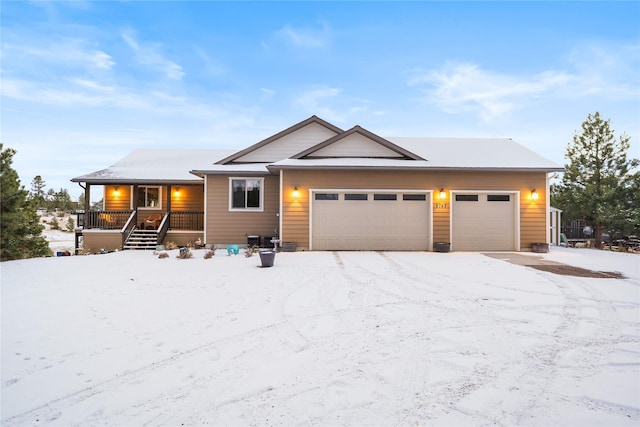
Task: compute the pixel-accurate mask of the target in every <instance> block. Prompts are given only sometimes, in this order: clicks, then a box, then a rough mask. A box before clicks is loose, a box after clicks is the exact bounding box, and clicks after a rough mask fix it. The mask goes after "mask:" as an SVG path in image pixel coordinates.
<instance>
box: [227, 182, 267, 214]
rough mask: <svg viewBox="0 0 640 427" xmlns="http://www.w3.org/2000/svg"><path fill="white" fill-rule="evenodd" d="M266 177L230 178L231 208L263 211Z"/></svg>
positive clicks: (233, 209) (234, 209)
mask: <svg viewBox="0 0 640 427" xmlns="http://www.w3.org/2000/svg"><path fill="white" fill-rule="evenodd" d="M263 189H264V178H229V210H232V211H236V210H238V211H262V210H263V201H264V192H263Z"/></svg>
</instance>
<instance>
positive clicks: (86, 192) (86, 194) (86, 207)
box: [84, 182, 91, 223]
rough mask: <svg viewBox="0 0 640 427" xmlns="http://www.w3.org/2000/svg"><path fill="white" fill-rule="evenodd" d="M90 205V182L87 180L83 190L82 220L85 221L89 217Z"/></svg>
mask: <svg viewBox="0 0 640 427" xmlns="http://www.w3.org/2000/svg"><path fill="white" fill-rule="evenodd" d="M90 206H91V184H89V183H88V182H87V188H86V189H85V190H84V214H85V217H84V220H85V223H86V221H87V218H88V217H89V207H90Z"/></svg>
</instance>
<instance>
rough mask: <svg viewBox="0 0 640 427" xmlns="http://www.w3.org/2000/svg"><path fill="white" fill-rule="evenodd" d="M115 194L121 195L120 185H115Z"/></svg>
mask: <svg viewBox="0 0 640 427" xmlns="http://www.w3.org/2000/svg"><path fill="white" fill-rule="evenodd" d="M113 195H114V196H119V195H120V187H115V188H114V189H113Z"/></svg>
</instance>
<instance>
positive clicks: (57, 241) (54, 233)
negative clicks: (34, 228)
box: [40, 212, 77, 255]
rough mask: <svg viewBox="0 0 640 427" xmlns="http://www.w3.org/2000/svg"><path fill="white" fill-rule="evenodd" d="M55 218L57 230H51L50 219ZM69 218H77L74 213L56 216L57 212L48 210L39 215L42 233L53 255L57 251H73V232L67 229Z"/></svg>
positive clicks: (74, 219)
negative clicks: (42, 228)
mask: <svg viewBox="0 0 640 427" xmlns="http://www.w3.org/2000/svg"><path fill="white" fill-rule="evenodd" d="M53 218H55V219H56V220H57V221H58V227H59V228H60V229H59V230H53V229H52V228H51V220H52V219H53ZM69 218H71V219H72V220H73V221H74V224H75V221H76V220H77V217H76V215H69V214H68V213H64V214H62V216H58V215H57V214H54V213H51V212H48V213H45V214H42V215H40V224H42V225H43V226H44V230H43V231H42V235H43V236H44V238H45V239H46V240H47V242H49V248H50V249H51V251H52V252H53V254H54V255H55V254H56V253H57V252H64V251H67V252H70V253H72V254H73V253H74V252H75V234H74V232H73V231H68V230H67V224H68V221H69Z"/></svg>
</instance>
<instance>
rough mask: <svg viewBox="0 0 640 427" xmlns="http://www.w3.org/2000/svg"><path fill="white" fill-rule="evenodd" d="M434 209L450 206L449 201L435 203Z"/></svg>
mask: <svg viewBox="0 0 640 427" xmlns="http://www.w3.org/2000/svg"><path fill="white" fill-rule="evenodd" d="M433 207H434V209H447V208H448V207H449V203H434V204H433Z"/></svg>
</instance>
